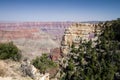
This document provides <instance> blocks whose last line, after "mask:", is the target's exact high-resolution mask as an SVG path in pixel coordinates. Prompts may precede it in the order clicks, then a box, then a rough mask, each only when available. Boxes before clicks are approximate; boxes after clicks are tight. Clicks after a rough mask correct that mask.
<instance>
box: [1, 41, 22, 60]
mask: <svg viewBox="0 0 120 80" xmlns="http://www.w3.org/2000/svg"><path fill="white" fill-rule="evenodd" d="M21 57H22V55H21V54H20V50H19V49H18V48H17V46H15V45H14V44H13V42H8V43H0V59H12V60H15V61H19V60H20V59H21Z"/></svg>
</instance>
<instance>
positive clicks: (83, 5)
mask: <svg viewBox="0 0 120 80" xmlns="http://www.w3.org/2000/svg"><path fill="white" fill-rule="evenodd" d="M116 18H120V0H0V21H94V20H100V21H101V20H102V21H103V20H111V19H116Z"/></svg>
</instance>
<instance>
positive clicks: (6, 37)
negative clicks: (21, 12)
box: [0, 22, 72, 57]
mask: <svg viewBox="0 0 120 80" xmlns="http://www.w3.org/2000/svg"><path fill="white" fill-rule="evenodd" d="M71 24H72V22H20V23H0V42H5V41H13V42H14V43H15V44H16V45H17V46H18V47H19V48H20V50H22V53H23V54H24V55H25V56H31V57H33V56H38V55H41V53H50V50H51V49H54V48H58V47H60V45H61V44H60V43H61V40H62V36H63V34H64V31H65V29H66V28H67V27H69V26H70V25H71Z"/></svg>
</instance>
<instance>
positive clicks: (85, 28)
mask: <svg viewBox="0 0 120 80" xmlns="http://www.w3.org/2000/svg"><path fill="white" fill-rule="evenodd" d="M99 32H100V27H99V26H98V25H97V24H89V23H74V24H73V25H71V26H70V27H69V28H67V29H65V33H64V35H63V40H62V42H61V45H62V46H61V51H62V53H63V54H65V55H67V53H69V50H70V47H71V46H72V44H74V45H75V47H76V48H77V47H78V46H79V44H80V41H81V40H82V41H84V40H86V41H88V40H90V39H92V40H93V39H95V33H99Z"/></svg>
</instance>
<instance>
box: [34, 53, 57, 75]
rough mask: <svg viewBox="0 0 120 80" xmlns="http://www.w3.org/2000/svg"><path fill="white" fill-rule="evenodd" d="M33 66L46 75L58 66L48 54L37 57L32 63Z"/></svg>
mask: <svg viewBox="0 0 120 80" xmlns="http://www.w3.org/2000/svg"><path fill="white" fill-rule="evenodd" d="M32 64H33V65H34V66H35V67H36V68H37V69H39V70H40V72H41V73H45V72H46V71H49V70H50V69H52V68H55V67H56V66H57V65H56V63H54V62H53V61H52V60H51V59H50V58H49V57H48V55H47V54H42V56H40V57H37V58H36V59H34V60H33V61H32Z"/></svg>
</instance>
